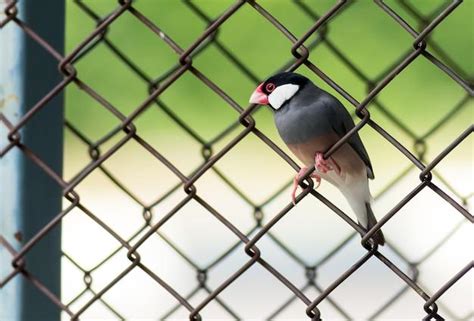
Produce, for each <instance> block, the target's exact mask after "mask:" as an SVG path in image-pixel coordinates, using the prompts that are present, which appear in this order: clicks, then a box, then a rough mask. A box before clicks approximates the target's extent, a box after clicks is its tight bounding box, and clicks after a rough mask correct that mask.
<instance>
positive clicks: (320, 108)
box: [274, 88, 333, 144]
mask: <svg viewBox="0 0 474 321" xmlns="http://www.w3.org/2000/svg"><path fill="white" fill-rule="evenodd" d="M310 89H313V88H310ZM321 98H322V97H321V96H320V95H318V92H317V91H314V90H301V91H300V92H298V93H297V94H296V95H295V96H294V97H293V98H292V99H290V100H289V101H288V103H286V104H285V105H284V106H282V108H280V109H279V110H278V111H276V112H275V115H274V119H275V124H276V127H277V129H278V132H279V134H280V136H281V138H282V139H283V141H284V142H285V143H286V144H301V143H304V142H307V141H309V140H311V139H313V138H316V137H318V136H322V135H327V134H329V133H331V132H333V130H332V127H331V123H330V121H329V119H330V117H331V114H332V111H331V110H330V108H331V107H330V106H328V105H326V104H324V103H323V102H322V101H320V99H321Z"/></svg>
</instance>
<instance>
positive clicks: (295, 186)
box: [291, 167, 321, 205]
mask: <svg viewBox="0 0 474 321" xmlns="http://www.w3.org/2000/svg"><path fill="white" fill-rule="evenodd" d="M307 169H308V168H307V167H303V168H301V169H300V171H299V172H298V174H296V175H295V177H294V178H293V189H292V191H291V200H292V203H293V205H296V191H297V190H298V185H299V184H298V181H299V180H300V179H301V177H303V175H304V173H305V172H306V170H307ZM310 177H311V178H314V179H315V180H316V183H318V185H316V186H315V187H314V188H318V187H319V185H320V184H321V177H320V176H319V175H318V174H316V173H312V174H311V175H310Z"/></svg>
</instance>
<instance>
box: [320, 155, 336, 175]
mask: <svg viewBox="0 0 474 321" xmlns="http://www.w3.org/2000/svg"><path fill="white" fill-rule="evenodd" d="M314 168H316V170H317V171H318V172H320V173H323V174H326V173H327V172H329V171H332V170H333V171H335V172H336V174H337V175H341V167H340V166H339V164H338V163H337V162H336V161H335V160H334V158H332V157H329V158H328V159H324V156H323V153H319V152H318V153H316V157H315V158H314Z"/></svg>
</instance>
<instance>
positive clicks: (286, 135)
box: [249, 72, 385, 245]
mask: <svg viewBox="0 0 474 321" xmlns="http://www.w3.org/2000/svg"><path fill="white" fill-rule="evenodd" d="M249 102H250V103H252V104H259V105H268V106H269V107H271V109H272V110H273V112H274V113H273V115H274V121H275V125H276V128H277V130H278V133H279V134H280V137H281V138H282V140H283V141H284V142H285V144H286V145H287V146H288V148H289V149H290V150H291V152H292V153H293V154H294V155H295V156H296V157H297V158H298V159H299V160H300V161H301V162H302V163H303V164H304V166H303V167H301V170H300V171H299V172H298V173H297V174H296V176H295V178H294V179H293V189H292V193H291V196H292V201H293V204H295V203H296V196H295V194H296V190H297V188H298V181H299V179H300V178H301V177H302V176H303V175H304V173H305V172H306V171H307V170H308V168H309V167H312V166H314V168H315V170H314V171H313V172H312V174H311V175H310V176H311V177H312V178H314V179H315V180H316V181H317V185H316V188H317V187H318V186H319V185H320V183H321V179H324V180H325V181H328V182H329V183H331V184H332V185H334V186H335V187H337V188H338V189H339V190H340V191H341V193H342V194H343V195H344V197H345V198H346V199H347V201H348V203H349V205H350V207H351V208H352V210H353V212H354V214H355V215H356V217H357V220H358V222H359V225H360V226H362V227H363V229H365V231H368V230H370V229H371V228H372V227H373V226H374V225H375V224H376V223H377V220H376V218H375V215H374V212H373V211H372V208H371V201H372V196H371V194H370V190H369V181H368V180H369V179H374V171H373V169H372V164H371V162H370V159H369V155H368V153H367V150H366V149H365V147H364V144H363V143H362V140H361V138H360V137H359V134H358V133H357V132H356V133H355V134H354V135H352V136H351V137H350V139H349V140H348V141H347V142H346V143H344V144H343V145H342V146H341V147H340V148H339V149H337V150H336V151H335V152H334V153H333V154H332V155H331V156H330V157H329V158H327V159H325V158H324V155H323V153H324V152H325V151H326V150H328V149H329V148H330V147H331V146H332V145H334V144H335V143H336V142H337V141H338V140H339V139H340V138H342V137H343V136H344V135H345V134H346V133H347V132H348V131H350V130H351V129H352V128H353V127H354V122H353V120H352V117H351V116H350V114H349V112H348V111H347V110H346V108H345V107H344V105H343V104H342V103H341V102H340V101H339V100H338V99H337V98H336V97H334V96H333V95H331V94H330V93H328V92H326V91H324V90H323V89H321V88H319V87H318V86H316V85H315V84H314V83H313V82H312V81H311V80H310V79H308V78H306V77H305V76H303V75H300V74H298V73H294V72H282V73H278V74H275V75H273V76H271V77H269V78H268V79H267V80H265V81H264V82H263V83H261V84H260V85H259V86H258V87H257V88H256V89H255V90H254V92H253V93H252V95H251V96H250V100H249ZM362 236H363V234H362ZM372 239H373V241H374V242H375V243H377V244H378V245H384V244H385V237H384V235H383V233H382V231H381V230H380V229H379V230H378V231H377V232H376V233H374V234H373V236H372Z"/></svg>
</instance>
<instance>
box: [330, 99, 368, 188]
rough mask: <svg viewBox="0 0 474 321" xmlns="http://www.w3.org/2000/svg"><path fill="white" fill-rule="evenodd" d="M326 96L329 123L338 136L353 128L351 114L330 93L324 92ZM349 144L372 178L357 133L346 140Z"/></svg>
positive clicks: (365, 152)
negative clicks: (329, 114)
mask: <svg viewBox="0 0 474 321" xmlns="http://www.w3.org/2000/svg"><path fill="white" fill-rule="evenodd" d="M326 94H327V96H326V97H325V101H326V104H327V105H329V106H327V107H329V108H331V109H332V111H333V113H331V116H332V117H331V118H332V119H331V120H330V121H331V124H332V127H333V129H334V131H335V132H336V134H338V135H339V136H340V137H342V136H344V135H345V134H346V133H347V132H348V131H349V130H351V129H352V128H354V126H355V125H354V121H353V120H352V117H351V115H350V114H349V112H348V111H347V110H346V108H344V106H343V105H342V104H341V102H339V100H337V99H336V98H335V97H333V96H332V95H331V94H329V93H326ZM348 143H349V145H350V146H351V147H352V148H353V149H354V150H355V151H356V153H357V154H358V155H359V157H360V158H361V159H362V161H363V162H364V164H365V166H367V177H368V178H370V179H374V177H375V176H374V171H373V169H372V164H371V163H370V159H369V155H368V154H367V151H366V149H365V147H364V144H362V140H361V139H360V137H359V134H358V133H356V134H354V135H352V137H351V138H350V139H349V141H348Z"/></svg>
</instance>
